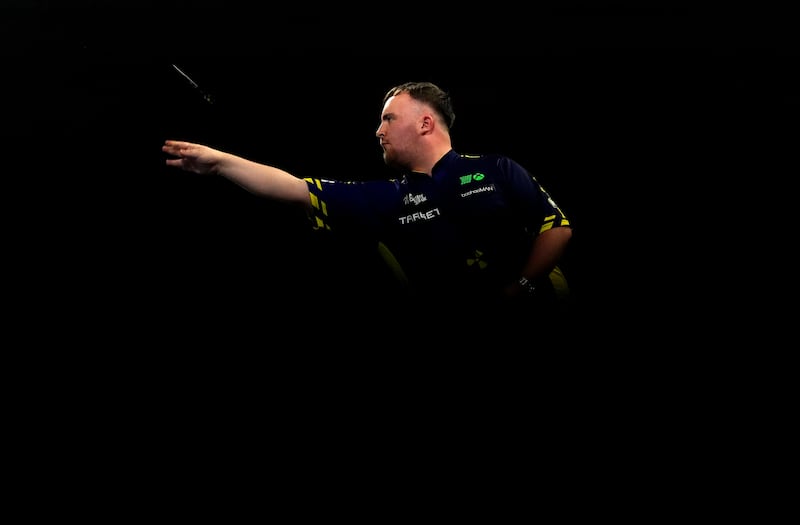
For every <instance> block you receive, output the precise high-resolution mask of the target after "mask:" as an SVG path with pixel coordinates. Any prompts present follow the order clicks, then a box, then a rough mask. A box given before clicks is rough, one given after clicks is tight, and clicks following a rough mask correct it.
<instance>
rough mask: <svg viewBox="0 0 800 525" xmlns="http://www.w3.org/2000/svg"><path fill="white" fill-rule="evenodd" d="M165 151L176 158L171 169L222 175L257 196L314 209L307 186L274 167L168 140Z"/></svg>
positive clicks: (301, 180) (193, 144)
mask: <svg viewBox="0 0 800 525" xmlns="http://www.w3.org/2000/svg"><path fill="white" fill-rule="evenodd" d="M161 150H162V151H164V152H165V153H168V154H170V155H172V156H174V157H176V158H172V159H167V161H166V163H167V166H174V167H177V168H181V169H182V170H184V171H191V172H194V173H199V174H212V175H221V176H223V177H225V178H227V179H230V180H231V181H233V182H235V183H236V184H238V185H239V186H241V187H242V188H244V189H246V190H247V191H249V192H251V193H253V194H255V195H259V196H262V197H267V198H271V199H276V200H281V201H285V202H293V203H296V204H300V205H302V206H304V207H306V208H310V206H311V199H310V197H309V193H308V185H307V184H306V182H305V181H304V180H303V179H301V178H298V177H295V176H294V175H292V174H291V173H289V172H287V171H283V170H282V169H279V168H276V167H274V166H268V165H266V164H261V163H258V162H254V161H251V160H248V159H245V158H243V157H239V156H237V155H233V154H231V153H226V152H224V151H219V150H216V149H214V148H210V147H208V146H204V145H202V144H195V143H192V142H182V141H177V140H166V141H164V145H163V146H161Z"/></svg>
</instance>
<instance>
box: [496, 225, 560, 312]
mask: <svg viewBox="0 0 800 525" xmlns="http://www.w3.org/2000/svg"><path fill="white" fill-rule="evenodd" d="M571 238H572V228H571V227H569V226H559V227H556V228H550V229H549V230H546V231H544V232H542V233H540V234H539V235H537V236H536V239H534V241H533V246H532V247H531V251H530V254H529V255H528V260H527V261H526V262H525V265H524V266H523V268H522V274H521V275H520V277H525V278H527V279H528V280H529V281H531V282H533V281H535V280H537V279H539V278H541V277H545V276H547V275H548V274H549V273H550V272H551V271H553V269H554V268H555V267H556V264H558V262H559V261H560V260H561V257H562V256H563V255H564V252H565V251H566V249H567V245H568V244H569V240H570V239H571ZM524 291H525V288H524V287H523V286H522V284H520V282H519V281H514V282H513V283H511V284H509V285H508V286H506V288H505V293H506V295H507V296H510V297H514V296H516V295H519V294H521V293H523V292H524Z"/></svg>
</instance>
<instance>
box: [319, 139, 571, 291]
mask: <svg viewBox="0 0 800 525" xmlns="http://www.w3.org/2000/svg"><path fill="white" fill-rule="evenodd" d="M305 180H306V182H307V183H308V188H309V192H310V194H311V203H312V211H311V213H310V219H311V221H312V225H313V227H314V228H315V229H318V230H326V231H332V232H336V231H339V232H346V233H348V234H352V233H356V234H358V235H360V236H363V238H364V239H368V240H369V241H371V242H375V243H376V244H377V245H378V247H379V249H380V250H381V254H382V255H383V257H384V259H385V260H386V262H387V263H388V264H389V266H390V267H391V269H392V270H393V272H394V273H395V275H396V276H397V277H398V278H399V279H400V280H401V281H402V282H404V283H406V284H407V285H408V288H409V290H410V291H412V292H414V293H416V294H423V295H441V294H450V295H451V296H452V294H456V295H458V296H459V297H487V296H493V295H497V294H499V293H500V291H501V290H502V289H503V288H504V287H505V286H507V285H508V284H510V283H513V282H514V281H516V280H517V279H519V277H520V276H521V270H522V267H523V265H524V264H525V261H526V260H527V258H528V256H529V254H530V249H531V245H532V242H533V239H534V238H535V236H536V235H537V234H539V233H540V232H543V231H545V230H547V229H549V228H555V227H560V226H569V221H568V219H567V217H566V216H565V214H564V213H562V211H561V209H560V208H559V207H558V205H556V203H555V202H554V201H553V199H552V198H551V197H550V195H549V194H548V192H547V191H545V189H544V188H543V187H542V186H541V185H540V184H539V183H538V182H537V181H536V179H535V178H534V177H533V176H532V175H531V174H530V173H529V172H528V171H527V170H526V169H525V168H523V167H522V166H521V165H520V164H518V163H517V162H515V161H514V160H512V159H510V158H508V157H506V156H503V155H486V154H483V155H465V154H460V153H457V152H456V151H454V150H450V151H449V152H448V153H447V154H446V155H444V156H443V157H442V158H441V159H440V160H439V161H438V162H437V163H436V164H435V165H434V167H433V170H432V173H431V175H430V176H428V175H427V174H424V173H415V172H409V173H404V174H402V176H400V177H399V178H395V179H389V180H366V181H337V180H327V179H322V178H306V179H305Z"/></svg>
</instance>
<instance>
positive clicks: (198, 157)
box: [161, 140, 222, 175]
mask: <svg viewBox="0 0 800 525" xmlns="http://www.w3.org/2000/svg"><path fill="white" fill-rule="evenodd" d="M161 151H163V152H164V153H168V154H170V155H172V156H174V157H178V158H175V159H167V161H166V163H167V166H174V167H176V168H181V169H182V170H185V171H192V172H194V173H199V174H201V175H205V174H208V173H215V172H216V169H217V165H218V164H219V162H220V159H221V158H222V152H221V151H217V150H215V149H213V148H209V147H208V146H203V145H201V144H194V143H192V142H181V141H177V140H165V141H164V145H163V146H161Z"/></svg>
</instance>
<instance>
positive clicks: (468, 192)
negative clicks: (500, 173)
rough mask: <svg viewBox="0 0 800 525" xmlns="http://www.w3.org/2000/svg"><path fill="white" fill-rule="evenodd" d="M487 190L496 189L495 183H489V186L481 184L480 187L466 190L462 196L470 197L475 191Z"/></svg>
mask: <svg viewBox="0 0 800 525" xmlns="http://www.w3.org/2000/svg"><path fill="white" fill-rule="evenodd" d="M486 191H495V188H494V184H489V185H488V186H481V187H480V188H475V189H473V190H469V191H465V192H464V193H462V194H461V196H462V197H469V196H470V195H474V194H475V193H483V192H486Z"/></svg>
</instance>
